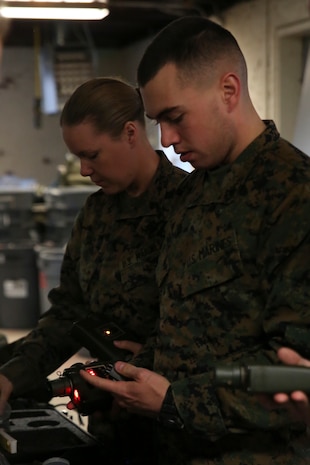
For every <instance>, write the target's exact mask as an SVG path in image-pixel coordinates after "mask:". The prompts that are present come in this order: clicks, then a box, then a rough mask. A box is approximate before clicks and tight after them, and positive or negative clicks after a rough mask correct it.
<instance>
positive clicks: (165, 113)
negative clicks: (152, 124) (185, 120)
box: [146, 106, 178, 121]
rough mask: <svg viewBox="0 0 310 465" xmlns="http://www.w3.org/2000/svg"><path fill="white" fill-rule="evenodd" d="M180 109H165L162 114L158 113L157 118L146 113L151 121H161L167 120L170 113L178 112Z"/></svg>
mask: <svg viewBox="0 0 310 465" xmlns="http://www.w3.org/2000/svg"><path fill="white" fill-rule="evenodd" d="M177 108H178V107H176V106H175V107H169V108H164V109H163V110H162V111H161V112H160V113H158V115H156V116H151V115H148V114H147V113H146V117H147V118H148V119H151V120H157V121H159V120H160V119H163V118H165V116H166V115H168V114H169V113H171V112H172V111H174V110H176V109H177Z"/></svg>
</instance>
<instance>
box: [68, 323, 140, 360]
mask: <svg viewBox="0 0 310 465" xmlns="http://www.w3.org/2000/svg"><path fill="white" fill-rule="evenodd" d="M70 334H71V336H72V337H73V338H74V339H75V340H76V341H78V342H79V343H80V344H82V346H83V347H86V349H88V350H89V352H90V353H91V354H92V356H93V357H96V358H98V359H99V360H108V361H109V362H111V363H114V362H116V361H117V360H122V361H128V360H129V359H130V358H131V355H132V354H131V353H130V352H128V351H127V350H123V349H119V348H118V347H115V345H114V343H113V342H114V341H116V340H121V339H123V340H124V339H130V337H129V336H128V335H126V333H125V331H123V330H122V329H121V328H120V327H119V326H118V325H117V324H116V323H114V322H112V321H109V322H105V323H102V322H101V321H100V320H99V319H97V318H96V317H95V316H88V317H86V318H84V319H82V320H78V321H76V322H75V323H74V324H73V325H72V328H71V331H70Z"/></svg>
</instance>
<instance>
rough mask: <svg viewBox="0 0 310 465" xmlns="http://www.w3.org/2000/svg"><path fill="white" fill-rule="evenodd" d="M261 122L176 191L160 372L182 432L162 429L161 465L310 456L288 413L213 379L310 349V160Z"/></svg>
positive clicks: (167, 248)
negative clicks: (216, 373) (284, 350)
mask: <svg viewBox="0 0 310 465" xmlns="http://www.w3.org/2000/svg"><path fill="white" fill-rule="evenodd" d="M265 124H266V130H265V131H264V132H263V133H262V134H261V135H260V136H259V137H258V138H257V139H255V140H254V141H253V142H252V143H251V144H250V145H249V146H248V147H247V148H246V149H245V150H244V152H243V153H242V154H240V156H239V157H238V159H237V160H236V161H235V162H234V163H233V164H232V165H229V166H228V165H227V166H222V167H219V168H218V169H215V170H212V171H210V172H207V171H205V170H196V171H194V172H192V173H191V174H190V175H189V176H188V177H187V178H186V179H185V180H184V181H183V182H182V183H181V185H180V188H179V195H178V197H177V198H178V202H177V208H176V209H175V210H174V211H175V213H174V215H173V217H172V219H171V221H170V222H169V224H168V229H167V234H166V239H165V242H164V245H163V250H162V253H161V256H160V259H159V263H158V268H157V279H158V283H159V287H160V294H161V316H160V331H159V334H158V341H157V349H156V351H155V359H154V360H155V363H154V370H155V371H157V372H159V373H161V374H163V375H164V376H166V377H167V378H168V379H169V380H170V381H171V383H172V390H173V395H174V400H175V403H176V406H177V409H178V411H179V414H180V416H181V418H182V419H183V421H184V424H185V429H184V430H182V431H172V430H170V431H169V430H167V429H166V430H165V429H164V428H163V427H159V428H158V429H159V434H158V436H159V439H158V440H159V443H158V449H159V451H160V459H159V462H158V463H159V464H160V465H166V464H167V465H168V464H169V465H173V464H177V465H183V464H192V465H194V464H195V465H200V464H208V465H209V464H212V465H213V464H214V465H215V464H216V465H228V464H229V465H237V464H238V465H269V464H270V465H271V464H277V465H280V464H281V465H293V464H294V465H298V464H304V463H309V460H310V441H309V442H308V447H306V448H304V447H303V446H300V441H301V438H302V436H303V431H304V426H303V425H298V424H294V423H293V422H292V419H291V418H290V417H289V415H288V413H287V412H286V411H284V410H277V411H267V410H266V409H265V408H263V407H262V405H261V404H260V402H259V401H258V399H257V397H256V396H255V395H250V394H248V393H245V392H241V391H240V390H233V389H225V388H220V389H215V388H214V387H213V385H212V377H211V370H212V367H214V366H215V364H217V363H224V364H225V363H227V364H229V363H232V362H235V363H239V362H240V363H241V362H243V363H248V364H268V363H276V362H277V355H276V350H277V348H279V347H280V346H291V347H293V348H295V349H297V350H298V351H300V352H301V353H302V354H303V355H305V356H307V357H308V358H309V356H310V268H309V257H310V158H309V157H308V156H306V155H305V154H303V153H301V152H300V151H298V150H297V149H296V148H294V147H293V146H292V145H291V144H289V143H288V142H287V141H285V140H283V139H282V138H280V136H279V133H278V131H277V129H276V127H275V125H274V123H273V122H272V121H266V122H265Z"/></svg>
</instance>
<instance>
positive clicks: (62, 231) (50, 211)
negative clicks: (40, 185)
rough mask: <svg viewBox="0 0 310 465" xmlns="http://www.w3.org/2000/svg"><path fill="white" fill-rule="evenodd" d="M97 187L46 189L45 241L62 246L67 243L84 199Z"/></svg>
mask: <svg viewBox="0 0 310 465" xmlns="http://www.w3.org/2000/svg"><path fill="white" fill-rule="evenodd" d="M96 190H98V186H68V187H54V188H48V189H46V191H45V194H44V198H45V205H46V233H45V241H47V242H49V241H50V242H53V243H54V244H55V245H56V246H60V247H61V246H63V245H65V244H66V243H67V242H68V239H69V237H70V234H71V230H72V226H73V223H74V220H75V218H76V216H77V214H78V212H79V210H80V209H81V207H82V206H83V205H84V203H85V200H86V198H87V197H88V196H89V195H90V194H92V193H93V192H95V191H96Z"/></svg>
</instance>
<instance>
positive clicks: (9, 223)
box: [0, 186, 36, 242]
mask: <svg viewBox="0 0 310 465" xmlns="http://www.w3.org/2000/svg"><path fill="white" fill-rule="evenodd" d="M35 194H36V192H35V189H34V188H21V187H9V186H7V187H6V186H1V187H0V242H20V241H24V240H30V239H32V238H33V236H34V234H35V220H34V215H33V211H32V207H33V203H34V199H35Z"/></svg>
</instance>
